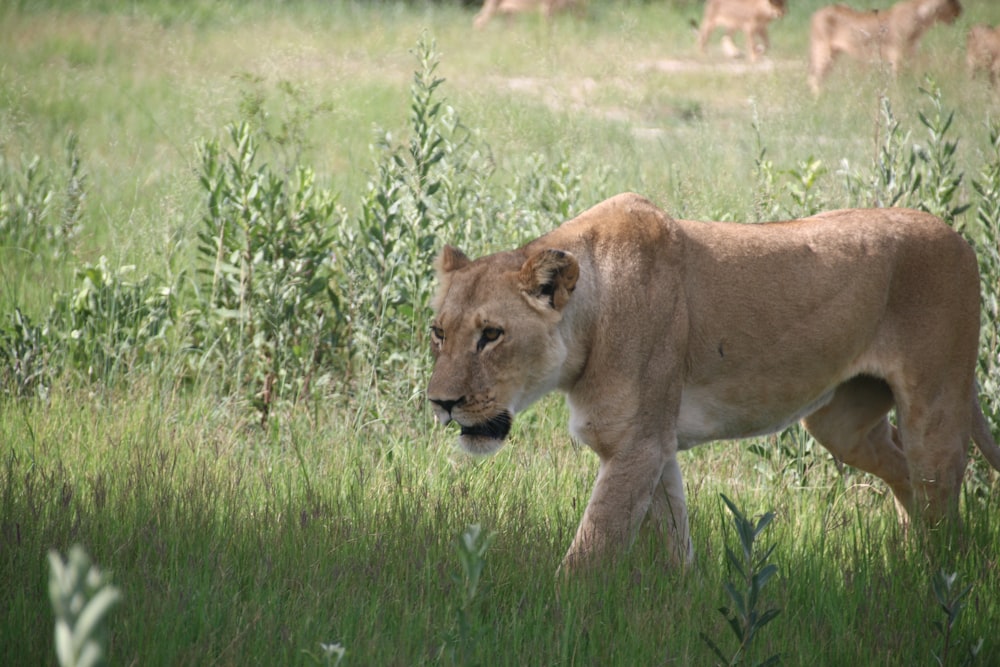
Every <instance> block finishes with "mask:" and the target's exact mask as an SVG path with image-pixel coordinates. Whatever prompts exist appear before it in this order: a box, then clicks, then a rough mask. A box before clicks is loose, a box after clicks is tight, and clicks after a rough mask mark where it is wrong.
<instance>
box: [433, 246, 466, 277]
mask: <svg viewBox="0 0 1000 667" xmlns="http://www.w3.org/2000/svg"><path fill="white" fill-rule="evenodd" d="M470 262H471V260H470V259H469V258H468V257H466V256H465V253H464V252H462V251H461V250H459V249H458V248H456V247H455V246H453V245H446V246H445V247H444V248H442V249H441V254H439V255H438V258H437V261H436V262H435V263H434V266H435V267H437V271H438V273H439V274H444V273H451V272H452V271H457V270H459V269H460V268H462V267H463V266H466V265H468V264H469V263H470Z"/></svg>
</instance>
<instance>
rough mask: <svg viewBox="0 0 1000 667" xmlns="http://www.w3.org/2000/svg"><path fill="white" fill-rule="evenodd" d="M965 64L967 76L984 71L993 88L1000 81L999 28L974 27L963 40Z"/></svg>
mask: <svg viewBox="0 0 1000 667" xmlns="http://www.w3.org/2000/svg"><path fill="white" fill-rule="evenodd" d="M965 62H966V64H967V65H968V66H969V74H970V75H974V74H975V73H976V72H977V71H978V70H984V71H986V73H987V74H988V75H989V77H990V83H992V84H993V85H994V86H995V85H997V82H998V81H1000V26H997V27H996V28H991V27H990V26H988V25H975V26H972V28H970V29H969V35H968V37H966V40H965Z"/></svg>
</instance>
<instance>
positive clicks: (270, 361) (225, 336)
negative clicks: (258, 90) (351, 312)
mask: <svg viewBox="0 0 1000 667" xmlns="http://www.w3.org/2000/svg"><path fill="white" fill-rule="evenodd" d="M227 129H228V133H229V137H230V139H231V141H232V145H233V149H232V150H227V149H223V148H222V147H221V146H220V145H219V143H218V142H216V141H208V142H206V143H205V144H204V146H203V149H202V173H201V177H200V182H201V185H202V187H203V188H204V190H205V192H206V195H207V202H206V203H207V213H206V215H205V217H204V219H203V223H204V224H203V228H202V230H201V232H199V234H198V239H199V244H198V253H199V259H200V262H201V265H200V267H199V272H198V276H199V279H200V281H201V282H200V284H199V296H200V300H199V302H198V304H197V309H198V317H197V320H196V322H195V327H194V343H195V349H196V350H198V351H199V352H200V356H201V357H202V363H208V364H210V365H213V366H215V367H216V368H217V369H218V370H220V371H221V375H220V377H222V378H223V379H224V381H225V382H226V386H228V387H229V388H230V389H231V388H233V387H243V386H249V387H250V394H251V399H252V401H253V404H254V406H255V407H256V409H257V410H258V412H259V413H260V416H261V421H262V422H265V421H266V420H267V418H268V415H269V414H270V412H271V408H272V406H273V405H274V403H275V402H276V401H277V400H279V398H281V397H285V396H289V395H291V396H292V397H294V396H298V395H305V394H308V393H309V391H310V387H311V385H312V382H313V381H314V379H315V377H316V375H317V374H318V373H320V372H322V371H323V370H324V369H327V367H328V363H329V360H330V359H331V357H332V356H333V354H334V352H335V350H336V348H337V347H338V345H339V343H340V336H341V328H342V317H341V306H340V298H339V296H338V291H337V290H338V285H339V284H340V282H342V281H341V280H340V279H339V277H338V273H339V271H340V264H339V261H338V256H337V252H336V250H337V249H336V246H335V244H334V240H335V239H334V236H333V234H332V233H331V231H330V230H331V228H332V227H335V226H336V224H335V223H336V221H337V219H338V211H337V203H336V197H334V196H333V195H332V194H331V193H329V192H328V191H327V190H324V189H322V188H319V187H317V185H316V175H315V173H314V172H313V171H312V170H311V169H309V168H308V167H302V166H297V167H296V168H295V169H294V170H293V172H292V173H291V174H290V175H287V176H281V175H277V174H275V173H273V172H272V171H271V169H270V168H269V167H268V166H267V165H266V164H264V165H258V164H256V156H257V147H258V145H257V140H256V137H255V134H254V131H253V130H252V128H251V126H250V124H249V123H248V122H243V123H239V124H234V125H230V126H229V127H228V128H227ZM332 223H334V224H332Z"/></svg>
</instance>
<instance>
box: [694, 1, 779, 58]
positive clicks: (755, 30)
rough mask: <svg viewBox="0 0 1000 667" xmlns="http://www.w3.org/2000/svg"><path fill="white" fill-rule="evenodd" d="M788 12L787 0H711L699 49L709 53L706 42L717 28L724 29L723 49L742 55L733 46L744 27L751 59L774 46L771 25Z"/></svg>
mask: <svg viewBox="0 0 1000 667" xmlns="http://www.w3.org/2000/svg"><path fill="white" fill-rule="evenodd" d="M784 15H785V0H708V2H707V3H706V4H705V16H704V18H703V19H702V21H701V30H699V31H698V48H699V49H700V50H701V52H702V53H705V44H706V43H707V42H708V38H709V36H710V35H711V34H712V32H713V31H714V30H715V29H716V28H723V29H724V30H725V31H726V35H725V37H724V38H723V49H724V50H725V51H726V54H727V55H739V52H738V51H736V50H735V47H734V46H733V45H732V38H733V35H734V34H735V33H736V31H737V30H742V31H743V34H744V35H745V36H746V49H747V52H748V53H749V56H750V60H751V61H756V60H757V57H758V55H759V54H760V53H764V52H765V51H766V50H767V49H769V48H770V46H771V42H770V40H769V39H768V37H767V24H768V23H770V22H771V21H773V20H774V19H778V18H781V17H782V16H784Z"/></svg>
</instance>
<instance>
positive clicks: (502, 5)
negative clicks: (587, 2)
mask: <svg viewBox="0 0 1000 667" xmlns="http://www.w3.org/2000/svg"><path fill="white" fill-rule="evenodd" d="M576 5H577V0H486V2H484V3H483V8H482V9H480V10H479V13H478V14H476V18H475V19H473V21H472V25H473V27H474V28H476V29H477V30H478V29H481V28H483V27H484V26H485V25H486V24H487V23H489V22H490V19H492V18H493V15H494V14H506V15H507V16H512V15H514V14H519V13H524V12H532V11H540V12H541V13H542V15H543V16H544V17H545V18H546V19H548V18H551V17H552V15H553V14H554V13H555V12H558V11H561V10H563V9H570V8H572V7H575V6H576Z"/></svg>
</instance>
